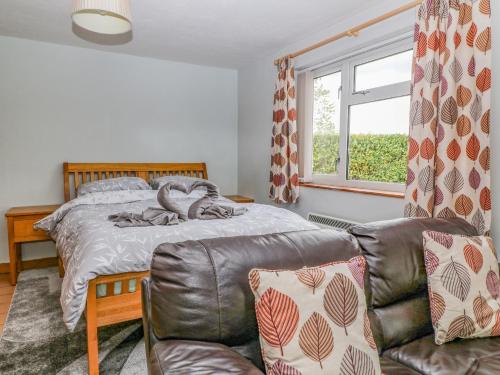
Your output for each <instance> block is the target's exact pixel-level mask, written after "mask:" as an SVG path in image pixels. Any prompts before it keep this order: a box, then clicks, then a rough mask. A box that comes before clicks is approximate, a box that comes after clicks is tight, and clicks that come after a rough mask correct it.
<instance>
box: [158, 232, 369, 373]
mask: <svg viewBox="0 0 500 375" xmlns="http://www.w3.org/2000/svg"><path fill="white" fill-rule="evenodd" d="M359 253H360V252H359V247H358V245H357V242H356V241H355V240H354V239H353V237H352V236H351V235H350V234H347V233H339V232H335V231H331V230H316V231H304V232H293V233H285V234H270V235H264V236H249V237H232V238H217V239H207V240H201V241H187V242H183V243H177V244H163V245H160V246H159V247H158V248H157V249H156V250H155V252H154V255H153V260H152V264H151V281H150V291H151V324H152V327H153V332H154V335H155V336H156V337H157V338H158V339H161V340H163V339H169V338H182V339H189V340H201V341H211V342H219V343H222V344H225V345H228V346H230V347H232V348H233V349H234V350H236V351H237V352H239V353H240V354H242V355H243V356H245V357H247V358H249V359H251V360H252V361H253V362H254V363H255V364H256V365H258V366H260V367H261V368H262V362H261V361H262V360H261V355H260V346H259V343H258V338H259V335H258V330H257V323H256V318H255V307H254V304H255V300H254V296H253V293H252V291H251V290H250V286H249V283H248V273H249V271H250V270H251V269H252V268H266V269H300V268H302V267H305V266H317V265H320V264H324V263H328V262H331V261H343V260H344V261H345V260H349V259H350V258H352V257H354V256H356V255H359Z"/></svg>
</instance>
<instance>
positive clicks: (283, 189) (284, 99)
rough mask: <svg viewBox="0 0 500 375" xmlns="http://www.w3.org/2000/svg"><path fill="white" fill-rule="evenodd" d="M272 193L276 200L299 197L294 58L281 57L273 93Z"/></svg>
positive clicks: (280, 201) (286, 200) (284, 201)
mask: <svg viewBox="0 0 500 375" xmlns="http://www.w3.org/2000/svg"><path fill="white" fill-rule="evenodd" d="M269 196H270V198H271V199H273V200H274V201H275V202H276V203H277V204H280V203H295V202H296V201H297V199H298V197H299V168H298V152H297V110H296V97H295V72H294V67H293V61H292V59H289V58H284V59H282V60H280V62H279V64H278V77H277V79H276V87H275V93H274V106H273V137H272V141H271V176H270V190H269Z"/></svg>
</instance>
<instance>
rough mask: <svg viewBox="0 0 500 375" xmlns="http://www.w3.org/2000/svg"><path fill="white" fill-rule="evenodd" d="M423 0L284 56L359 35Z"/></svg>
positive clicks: (301, 53)
mask: <svg viewBox="0 0 500 375" xmlns="http://www.w3.org/2000/svg"><path fill="white" fill-rule="evenodd" d="M422 1H423V0H415V1H412V2H411V3H408V4H406V5H403V6H401V7H399V8H397V9H394V10H392V11H390V12H388V13H385V14H383V15H381V16H378V17H375V18H373V19H371V20H369V21H367V22H365V23H362V24H361V25H358V26H356V27H353V28H351V29H349V30H347V31H344V32H342V33H340V34H337V35H334V36H331V37H329V38H327V39H324V40H322V41H320V42H318V43H315V44H313V45H311V46H309V47H306V48H304V49H301V50H300V51H297V52H294V53H291V54H289V55H286V56H283V57H289V58H295V57H298V56H301V55H304V54H306V53H308V52H311V51H314V50H315V49H318V48H320V47H323V46H325V45H327V44H330V43H333V42H335V41H337V40H339V39H342V38H345V37H357V36H358V35H359V33H360V31H362V30H364V29H366V28H368V27H370V26H373V25H376V24H377V23H380V22H382V21H385V20H387V19H389V18H392V17H394V16H397V15H398V14H401V13H403V12H406V11H408V10H410V9H413V8H415V7H417V6H419V5H420V4H421V3H422ZM280 60H281V59H276V60H274V64H275V65H278V63H279V61H280Z"/></svg>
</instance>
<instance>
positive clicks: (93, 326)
mask: <svg viewBox="0 0 500 375" xmlns="http://www.w3.org/2000/svg"><path fill="white" fill-rule="evenodd" d="M96 293H97V284H96V281H95V280H91V281H89V289H88V294H87V356H88V366H89V375H99V342H98V336H97V309H96V300H97V294H96Z"/></svg>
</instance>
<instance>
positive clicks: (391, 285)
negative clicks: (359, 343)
mask: <svg viewBox="0 0 500 375" xmlns="http://www.w3.org/2000/svg"><path fill="white" fill-rule="evenodd" d="M425 230H434V231H438V232H445V233H451V234H464V235H468V236H475V235H477V232H476V230H475V228H474V227H473V226H471V225H470V224H468V223H467V222H466V221H464V220H462V219H451V220H445V219H398V220H390V221H383V222H376V223H371V224H366V225H357V226H354V227H352V228H351V229H350V232H351V233H352V234H353V235H354V236H355V237H356V238H357V240H358V241H359V244H360V246H361V250H362V252H363V255H364V256H365V257H366V260H367V262H368V266H369V271H370V272H369V274H370V285H371V292H372V304H373V307H381V306H387V305H389V304H391V303H394V302H397V301H399V300H402V299H405V298H407V297H409V296H411V295H414V294H419V293H420V292H422V291H424V290H426V288H427V277H426V274H425V265H424V255H423V239H422V232H424V231H425Z"/></svg>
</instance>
